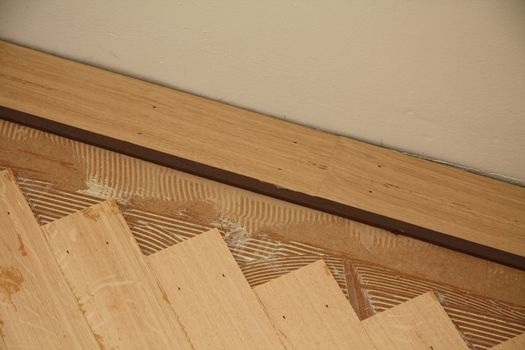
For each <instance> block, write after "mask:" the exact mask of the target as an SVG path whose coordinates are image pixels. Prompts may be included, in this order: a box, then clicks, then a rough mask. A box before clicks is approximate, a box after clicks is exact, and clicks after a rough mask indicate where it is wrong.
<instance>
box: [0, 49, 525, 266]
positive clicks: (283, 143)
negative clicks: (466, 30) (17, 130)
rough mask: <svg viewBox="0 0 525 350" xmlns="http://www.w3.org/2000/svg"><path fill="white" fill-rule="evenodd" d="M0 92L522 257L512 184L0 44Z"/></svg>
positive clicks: (524, 202) (520, 208)
mask: <svg viewBox="0 0 525 350" xmlns="http://www.w3.org/2000/svg"><path fill="white" fill-rule="evenodd" d="M0 86H2V89H0V105H3V106H6V107H8V108H12V109H16V110H19V111H22V112H26V113H30V114H33V115H36V116H40V117H43V118H46V119H48V120H52V121H56V122H59V123H63V124H67V125H71V126H74V127H77V128H80V129H83V130H88V131H91V132H94V133H98V134H101V135H105V136H109V137H112V138H115V139H118V140H123V141H127V142H130V143H133V144H136V145H140V146H143V147H145V148H148V149H152V150H156V151H161V152H164V153H166V154H168V155H172V156H175V157H180V158H184V159H189V160H192V161H196V162H199V163H203V164H206V165H209V166H212V167H215V168H217V169H220V170H225V171H228V172H231V173H235V174H239V175H243V176H246V177H248V178H251V179H255V180H258V181H257V182H255V184H254V183H252V184H250V185H246V186H248V187H250V186H251V187H250V189H252V190H259V191H270V190H269V189H268V187H265V188H264V189H262V187H261V188H258V187H257V186H258V185H256V184H263V183H269V184H274V185H275V186H277V188H279V189H289V190H293V191H296V192H298V193H301V194H307V195H309V196H313V197H320V198H322V199H327V200H330V201H334V202H336V203H339V204H342V205H343V206H348V207H354V208H358V209H362V210H365V211H368V212H373V213H377V214H380V215H383V216H385V217H389V218H394V219H397V220H400V221H402V222H404V223H409V224H414V225H418V226H421V227H424V228H427V229H431V230H434V231H437V232H440V233H444V234H446V235H450V236H454V237H458V238H461V239H464V240H467V241H471V242H475V243H479V244H482V245H485V246H488V247H492V248H495V249H499V250H502V251H506V252H510V253H513V254H516V255H519V256H521V257H523V256H525V189H524V188H521V187H519V186H514V185H510V184H507V183H503V182H500V181H495V180H492V179H488V178H485V177H481V176H478V175H474V174H472V173H468V172H465V171H462V170H458V169H454V168H451V167H448V166H444V165H440V164H436V163H432V162H429V161H425V160H421V159H416V158H414V157H410V156H407V155H403V154H401V153H399V152H395V151H390V150H385V149H382V148H379V147H376V146H372V145H368V144H365V143H362V142H358V141H354V140H351V139H348V138H343V137H338V136H335V135H331V134H327V133H323V132H320V131H317V130H313V129H309V128H306V127H302V126H298V125H294V124H291V123H288V122H285V121H282V120H278V119H274V118H269V117H266V116H264V115H261V114H257V113H253V112H249V111H246V110H242V109H239V108H235V107H232V106H229V105H225V104H222V103H218V102H214V101H210V100H208V99H204V98H200V97H196V96H192V95H190V94H186V93H183V92H179V91H176V90H172V89H168V88H165V87H161V86H158V85H154V84H150V83H146V82H143V81H139V80H136V79H132V78H129V77H125V76H121V75H118V74H114V73H110V72H107V71H104V70H101V69H97V68H93V67H89V66H86V65H82V64H79V63H75V62H72V61H69V60H64V59H61V58H57V57H54V56H51V55H47V54H44V53H40V52H37V51H33V50H29V49H26V48H21V47H19V46H16V45H12V44H9V43H6V42H0ZM210 125H212V126H213V127H210ZM144 157H148V156H147V155H145V156H144ZM150 160H151V159H150ZM194 170H195V171H201V170H198V169H197V168H195V169H194ZM202 171H203V172H205V171H206V170H202ZM201 175H206V174H201ZM231 179H233V177H231ZM232 181H233V180H232ZM235 181H237V180H235ZM236 185H239V184H236ZM252 187H253V188H252ZM265 193H266V192H265ZM268 193H269V192H268ZM270 194H272V195H284V192H283V191H277V190H275V191H273V192H272V193H270ZM288 195H289V193H288V194H286V196H288ZM303 199H304V198H303ZM298 200H302V199H298ZM304 201H305V203H303V204H306V205H316V208H317V206H319V208H318V209H323V205H324V204H318V205H317V204H315V203H316V201H309V202H308V201H307V200H304ZM345 208H346V207H345ZM346 212H347V210H346V209H345V210H343V211H342V212H341V213H340V214H341V215H347V214H346ZM348 215H350V216H351V217H354V216H355V218H357V219H361V220H370V219H369V218H368V219H366V218H364V217H361V218H360V217H357V216H359V215H362V214H357V213H355V212H353V214H348ZM372 220H373V221H374V222H373V224H377V225H383V227H387V228H389V229H394V230H396V227H397V225H398V223H391V222H386V221H381V220H382V219H381V220H380V219H378V218H374V219H372ZM376 220H378V222H375V221H376ZM379 221H381V222H379ZM368 222H370V221H368ZM397 230H398V231H399V232H408V231H407V230H415V229H412V228H406V227H404V228H403V229H401V228H399V227H398V228H397ZM411 233H412V234H417V235H421V234H420V233H417V232H416V231H414V232H412V231H411ZM451 244H452V245H453V244H456V243H451ZM469 249H478V248H475V247H473V248H469ZM476 254H482V255H483V254H486V253H484V251H482V250H479V249H478V250H477V253H476ZM498 256H501V254H495V253H494V252H492V255H491V258H493V259H496V260H497V259H499V258H498ZM502 259H503V258H502ZM508 259H512V258H511V257H509V258H508ZM520 261H521V262H520V266H522V265H523V260H520ZM514 266H516V265H514Z"/></svg>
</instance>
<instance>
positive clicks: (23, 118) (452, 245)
mask: <svg viewBox="0 0 525 350" xmlns="http://www.w3.org/2000/svg"><path fill="white" fill-rule="evenodd" d="M0 118H2V119H5V120H8V121H11V122H15V123H19V124H22V125H26V126H29V127H32V128H36V129H39V130H43V131H46V132H50V133H53V134H56V135H59V136H63V137H67V138H70V139H73V140H77V141H81V142H84V143H87V144H90V145H93V146H97V147H101V148H104V149H107V150H110V151H114V152H119V153H122V154H125V155H128V156H131V157H135V158H139V159H142V160H145V161H148V162H153V163H156V164H160V165H163V166H166V167H170V168H173V169H177V170H180V171H184V172H186V173H189V174H193V175H197V176H200V177H204V178H207V179H210V180H214V181H218V182H222V183H225V184H228V185H231V186H235V187H239V188H242V189H245V190H249V191H253V192H256V193H260V194H263V195H266V196H270V197H274V198H277V199H281V200H284V201H288V202H291V203H295V204H299V205H302V206H304V207H309V208H312V209H316V210H320V211H324V212H327V213H330V214H333V215H338V216H341V217H344V218H347V219H351V220H355V221H359V222H362V223H365V224H368V225H372V226H376V227H380V228H383V229H385V230H389V231H392V232H394V233H399V234H402V235H405V236H409V237H413V238H417V239H420V240H423V241H426V242H429V243H433V244H437V245H439V246H442V247H445V248H449V249H453V250H456V251H459V252H462V253H466V254H470V255H473V256H476V257H479V258H483V259H487V260H491V261H494V262H497V263H500V264H503V265H507V266H510V267H514V268H517V269H520V270H525V257H522V256H519V255H516V254H512V253H509V252H505V251H502V250H499V249H495V248H491V247H487V246H485V245H482V244H478V243H474V242H471V241H467V240H464V239H461V238H458V237H454V236H450V235H447V234H444V233H441V232H438V231H434V230H431V229H428V228H425V227H421V226H417V225H413V224H410V223H407V222H403V221H400V220H396V219H393V218H389V217H386V216H383V215H379V214H376V213H373V212H369V211H365V210H362V209H359V208H354V207H351V206H349V205H346V204H342V203H338V202H334V201H331V200H328V199H325V198H320V197H314V196H311V195H308V194H304V193H301V192H297V191H293V190H289V189H286V188H281V187H278V186H275V185H273V184H270V183H267V182H262V181H259V180H256V179H253V178H250V177H247V176H243V175H239V174H236V173H232V172H229V171H225V170H222V169H218V168H215V167H211V166H209V165H206V164H202V163H198V162H195V161H192V160H188V159H184V158H180V157H177V156H174V155H171V154H167V153H163V152H159V151H156V150H153V149H149V148H146V147H143V146H138V145H136V144H133V143H130V142H125V141H121V140H117V139H114V138H111V137H108V136H104V135H100V134H96V133H93V132H90V131H86V130H82V129H79V128H76V127H72V126H69V125H65V124H61V123H58V122H55V121H51V120H48V119H45V118H42V117H38V116H34V115H31V114H27V113H23V112H19V111H16V110H13V109H10V108H6V107H3V106H0Z"/></svg>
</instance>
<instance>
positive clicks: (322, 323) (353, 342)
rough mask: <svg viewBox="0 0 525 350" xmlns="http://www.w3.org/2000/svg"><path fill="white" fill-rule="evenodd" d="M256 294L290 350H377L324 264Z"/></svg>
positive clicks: (311, 266) (265, 286)
mask: <svg viewBox="0 0 525 350" xmlns="http://www.w3.org/2000/svg"><path fill="white" fill-rule="evenodd" d="M254 291H255V293H256V294H257V296H258V298H259V300H260V301H261V302H262V304H263V306H264V308H265V310H266V312H267V313H268V315H269V316H270V318H271V319H272V321H273V322H274V324H275V325H276V327H277V329H278V330H279V332H280V334H281V335H282V339H283V340H284V342H285V345H286V348H287V349H363V350H364V349H370V350H372V349H375V347H374V345H373V344H372V342H371V340H370V338H369V337H368V335H367V334H366V331H365V329H364V327H363V326H362V324H361V321H359V318H358V317H357V315H356V313H355V311H354V310H353V309H352V307H351V306H350V303H349V302H348V300H347V299H346V298H345V296H344V295H343V293H342V292H341V289H340V288H339V286H338V285H337V282H336V281H335V280H334V278H333V276H332V274H331V273H330V271H329V270H328V267H327V266H326V264H325V262H324V261H323V260H318V261H316V262H314V263H312V264H309V265H307V266H305V267H302V268H300V269H298V270H295V271H293V272H290V273H288V274H286V275H284V276H281V277H279V278H277V279H274V280H272V281H270V282H267V283H265V284H261V285H259V286H257V287H255V288H254Z"/></svg>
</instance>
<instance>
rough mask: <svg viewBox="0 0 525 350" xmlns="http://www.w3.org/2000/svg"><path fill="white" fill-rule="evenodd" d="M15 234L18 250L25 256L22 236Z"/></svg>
mask: <svg viewBox="0 0 525 350" xmlns="http://www.w3.org/2000/svg"><path fill="white" fill-rule="evenodd" d="M16 236H17V237H18V252H19V253H20V255H22V256H27V251H26V247H25V245H24V242H23V241H22V237H21V236H20V235H19V234H17V235H16Z"/></svg>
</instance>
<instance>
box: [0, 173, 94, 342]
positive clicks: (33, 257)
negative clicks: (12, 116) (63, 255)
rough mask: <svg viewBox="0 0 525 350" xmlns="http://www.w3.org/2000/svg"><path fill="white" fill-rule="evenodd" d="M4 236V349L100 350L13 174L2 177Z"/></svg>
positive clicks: (0, 317)
mask: <svg viewBox="0 0 525 350" xmlns="http://www.w3.org/2000/svg"><path fill="white" fill-rule="evenodd" d="M0 232H1V234H0V337H1V339H0V346H3V347H2V348H3V349H6V348H10V349H98V348H99V347H98V345H97V342H96V340H95V337H94V335H93V333H92V332H91V330H90V329H89V326H88V324H87V323H86V320H85V319H84V317H83V316H82V313H81V311H80V308H79V305H78V303H77V300H76V299H75V297H74V295H73V293H72V292H71V290H70V289H69V287H68V285H67V283H66V281H65V279H64V277H63V276H62V273H61V272H60V269H59V267H58V265H57V262H56V261H55V259H54V257H53V254H52V253H51V250H50V249H49V247H48V245H47V242H46V241H45V238H44V236H43V235H42V231H41V229H40V227H39V226H38V224H37V222H36V220H35V218H34V217H33V214H32V212H31V209H30V208H29V206H28V205H27V203H26V201H25V199H24V196H23V195H22V192H21V191H20V189H19V188H18V186H17V184H16V182H15V178H14V176H13V174H12V173H11V171H9V170H5V171H2V172H0ZM2 343H3V344H2Z"/></svg>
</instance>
